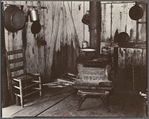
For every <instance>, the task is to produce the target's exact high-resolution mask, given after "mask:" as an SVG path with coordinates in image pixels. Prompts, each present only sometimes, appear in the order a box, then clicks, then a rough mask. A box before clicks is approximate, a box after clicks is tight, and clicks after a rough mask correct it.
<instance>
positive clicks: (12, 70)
mask: <svg viewBox="0 0 149 119" xmlns="http://www.w3.org/2000/svg"><path fill="white" fill-rule="evenodd" d="M21 69H24V65H23V66H19V67H15V68H12V69H10V71H11V72H14V71H17V70H21Z"/></svg>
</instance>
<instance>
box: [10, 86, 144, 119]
mask: <svg viewBox="0 0 149 119" xmlns="http://www.w3.org/2000/svg"><path fill="white" fill-rule="evenodd" d="M48 90H49V92H50V90H51V89H46V91H48ZM77 99H78V97H77V95H76V94H75V93H74V91H73V90H72V89H63V90H62V89H57V90H55V91H54V93H53V94H52V92H51V93H50V94H48V95H46V96H44V97H43V99H41V100H38V101H37V102H36V103H34V104H32V105H30V106H26V107H25V108H23V109H21V110H19V111H18V112H16V113H14V114H12V115H11V117H146V106H145V100H144V98H142V97H140V96H139V95H137V94H135V93H113V94H112V95H111V96H110V109H111V112H106V108H105V106H104V104H103V102H102V101H101V100H100V99H95V98H87V99H86V100H85V101H84V102H83V104H82V106H81V111H77V109H76V106H77V103H78V100H77Z"/></svg>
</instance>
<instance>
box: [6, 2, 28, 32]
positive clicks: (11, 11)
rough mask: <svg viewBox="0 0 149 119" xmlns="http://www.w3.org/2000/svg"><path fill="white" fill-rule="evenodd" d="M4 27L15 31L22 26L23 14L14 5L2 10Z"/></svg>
mask: <svg viewBox="0 0 149 119" xmlns="http://www.w3.org/2000/svg"><path fill="white" fill-rule="evenodd" d="M4 21H5V22H4V23H5V28H6V29H7V30H8V31H10V32H16V31H18V30H20V29H22V28H23V26H24V24H25V16H24V13H23V11H22V10H20V9H19V7H17V6H15V5H10V6H8V7H7V8H6V10H5V12H4Z"/></svg>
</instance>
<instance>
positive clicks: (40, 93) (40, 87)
mask: <svg viewBox="0 0 149 119" xmlns="http://www.w3.org/2000/svg"><path fill="white" fill-rule="evenodd" d="M39 82H40V84H39V89H40V91H39V95H40V97H42V83H41V77H40V76H39Z"/></svg>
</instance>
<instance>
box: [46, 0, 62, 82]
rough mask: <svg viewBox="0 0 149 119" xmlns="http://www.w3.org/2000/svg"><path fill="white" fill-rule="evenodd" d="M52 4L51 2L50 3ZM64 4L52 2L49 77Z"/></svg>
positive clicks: (48, 61)
mask: <svg viewBox="0 0 149 119" xmlns="http://www.w3.org/2000/svg"><path fill="white" fill-rule="evenodd" d="M49 5H50V3H49ZM61 5H62V2H52V5H51V6H52V9H51V10H52V21H49V24H51V22H52V24H51V25H52V27H50V29H51V34H50V33H49V38H50V39H51V40H50V43H49V51H50V52H49V55H48V56H47V59H48V60H47V63H49V64H48V66H49V67H48V71H49V72H47V73H48V77H50V75H51V68H52V64H53V55H54V49H55V43H56V40H57V35H58V32H57V31H58V26H59V14H60V6H61ZM50 13H51V12H49V16H51V14H50ZM47 40H48V39H47ZM47 80H48V81H50V79H47Z"/></svg>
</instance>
